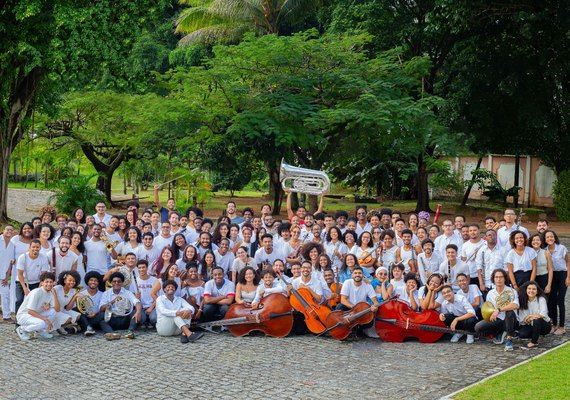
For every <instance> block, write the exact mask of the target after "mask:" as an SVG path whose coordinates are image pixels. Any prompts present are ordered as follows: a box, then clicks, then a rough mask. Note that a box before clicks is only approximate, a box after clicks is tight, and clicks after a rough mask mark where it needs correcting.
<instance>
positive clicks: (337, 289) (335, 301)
mask: <svg viewBox="0 0 570 400" xmlns="http://www.w3.org/2000/svg"><path fill="white" fill-rule="evenodd" d="M330 289H331V292H333V293H335V294H336V299H330V300H329V301H328V305H329V307H330V308H332V309H334V308H335V307H336V306H337V304H338V303H340V289H342V285H341V283H340V274H339V273H338V267H336V277H335V282H333V283H332V284H331V286H330Z"/></svg>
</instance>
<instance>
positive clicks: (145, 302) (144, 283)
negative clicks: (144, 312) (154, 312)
mask: <svg viewBox="0 0 570 400" xmlns="http://www.w3.org/2000/svg"><path fill="white" fill-rule="evenodd" d="M157 280H158V279H157V278H155V277H154V276H150V275H149V276H148V279H146V280H143V279H142V278H141V277H138V278H137V284H138V285H139V292H140V294H141V298H140V301H141V306H142V308H143V309H145V308H149V307H150V306H151V305H152V303H153V302H154V299H153V298H152V296H151V295H150V293H151V292H152V287H153V285H154V283H155V282H156V281H157Z"/></svg>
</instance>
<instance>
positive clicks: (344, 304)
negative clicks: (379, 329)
mask: <svg viewBox="0 0 570 400" xmlns="http://www.w3.org/2000/svg"><path fill="white" fill-rule="evenodd" d="M351 277H352V278H351V279H347V280H346V281H344V283H343V284H342V288H341V289H340V303H339V304H338V305H337V306H336V309H337V310H341V311H349V310H351V309H352V308H353V307H354V306H355V305H356V304H358V303H362V302H367V301H368V299H370V301H372V311H373V312H376V310H377V309H378V299H377V298H376V292H375V291H374V288H373V287H372V285H371V284H370V283H368V282H365V281H364V272H363V269H362V267H360V266H356V267H354V268H353V270H352V273H351ZM372 323H373V322H372ZM372 323H371V324H370V326H371V325H372ZM366 327H367V326H365V327H364V328H366Z"/></svg>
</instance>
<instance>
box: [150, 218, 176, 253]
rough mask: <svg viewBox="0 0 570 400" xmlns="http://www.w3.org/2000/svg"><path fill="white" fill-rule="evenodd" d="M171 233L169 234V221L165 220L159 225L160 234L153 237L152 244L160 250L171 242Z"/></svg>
mask: <svg viewBox="0 0 570 400" xmlns="http://www.w3.org/2000/svg"><path fill="white" fill-rule="evenodd" d="M173 238H174V236H173V235H171V234H170V222H168V221H165V222H163V223H162V225H160V235H158V236H157V237H155V238H154V242H153V246H155V247H156V248H157V249H160V250H161V251H162V249H163V248H165V247H166V246H170V245H171V244H172V239H173Z"/></svg>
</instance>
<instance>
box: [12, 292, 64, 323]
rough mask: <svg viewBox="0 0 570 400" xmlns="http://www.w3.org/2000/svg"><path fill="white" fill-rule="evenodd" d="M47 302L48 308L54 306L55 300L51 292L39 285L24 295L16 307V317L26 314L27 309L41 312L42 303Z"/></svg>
mask: <svg viewBox="0 0 570 400" xmlns="http://www.w3.org/2000/svg"><path fill="white" fill-rule="evenodd" d="M46 304H49V305H50V308H54V307H55V300H54V298H53V294H51V292H46V291H45V290H44V288H42V287H39V288H36V289H34V290H32V291H31V292H30V294H29V295H27V296H26V297H24V301H23V303H22V305H21V306H20V308H19V309H18V315H17V317H18V318H19V317H21V316H22V315H25V314H28V311H29V310H33V311H36V312H43V311H45V310H43V307H44V305H46Z"/></svg>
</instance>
